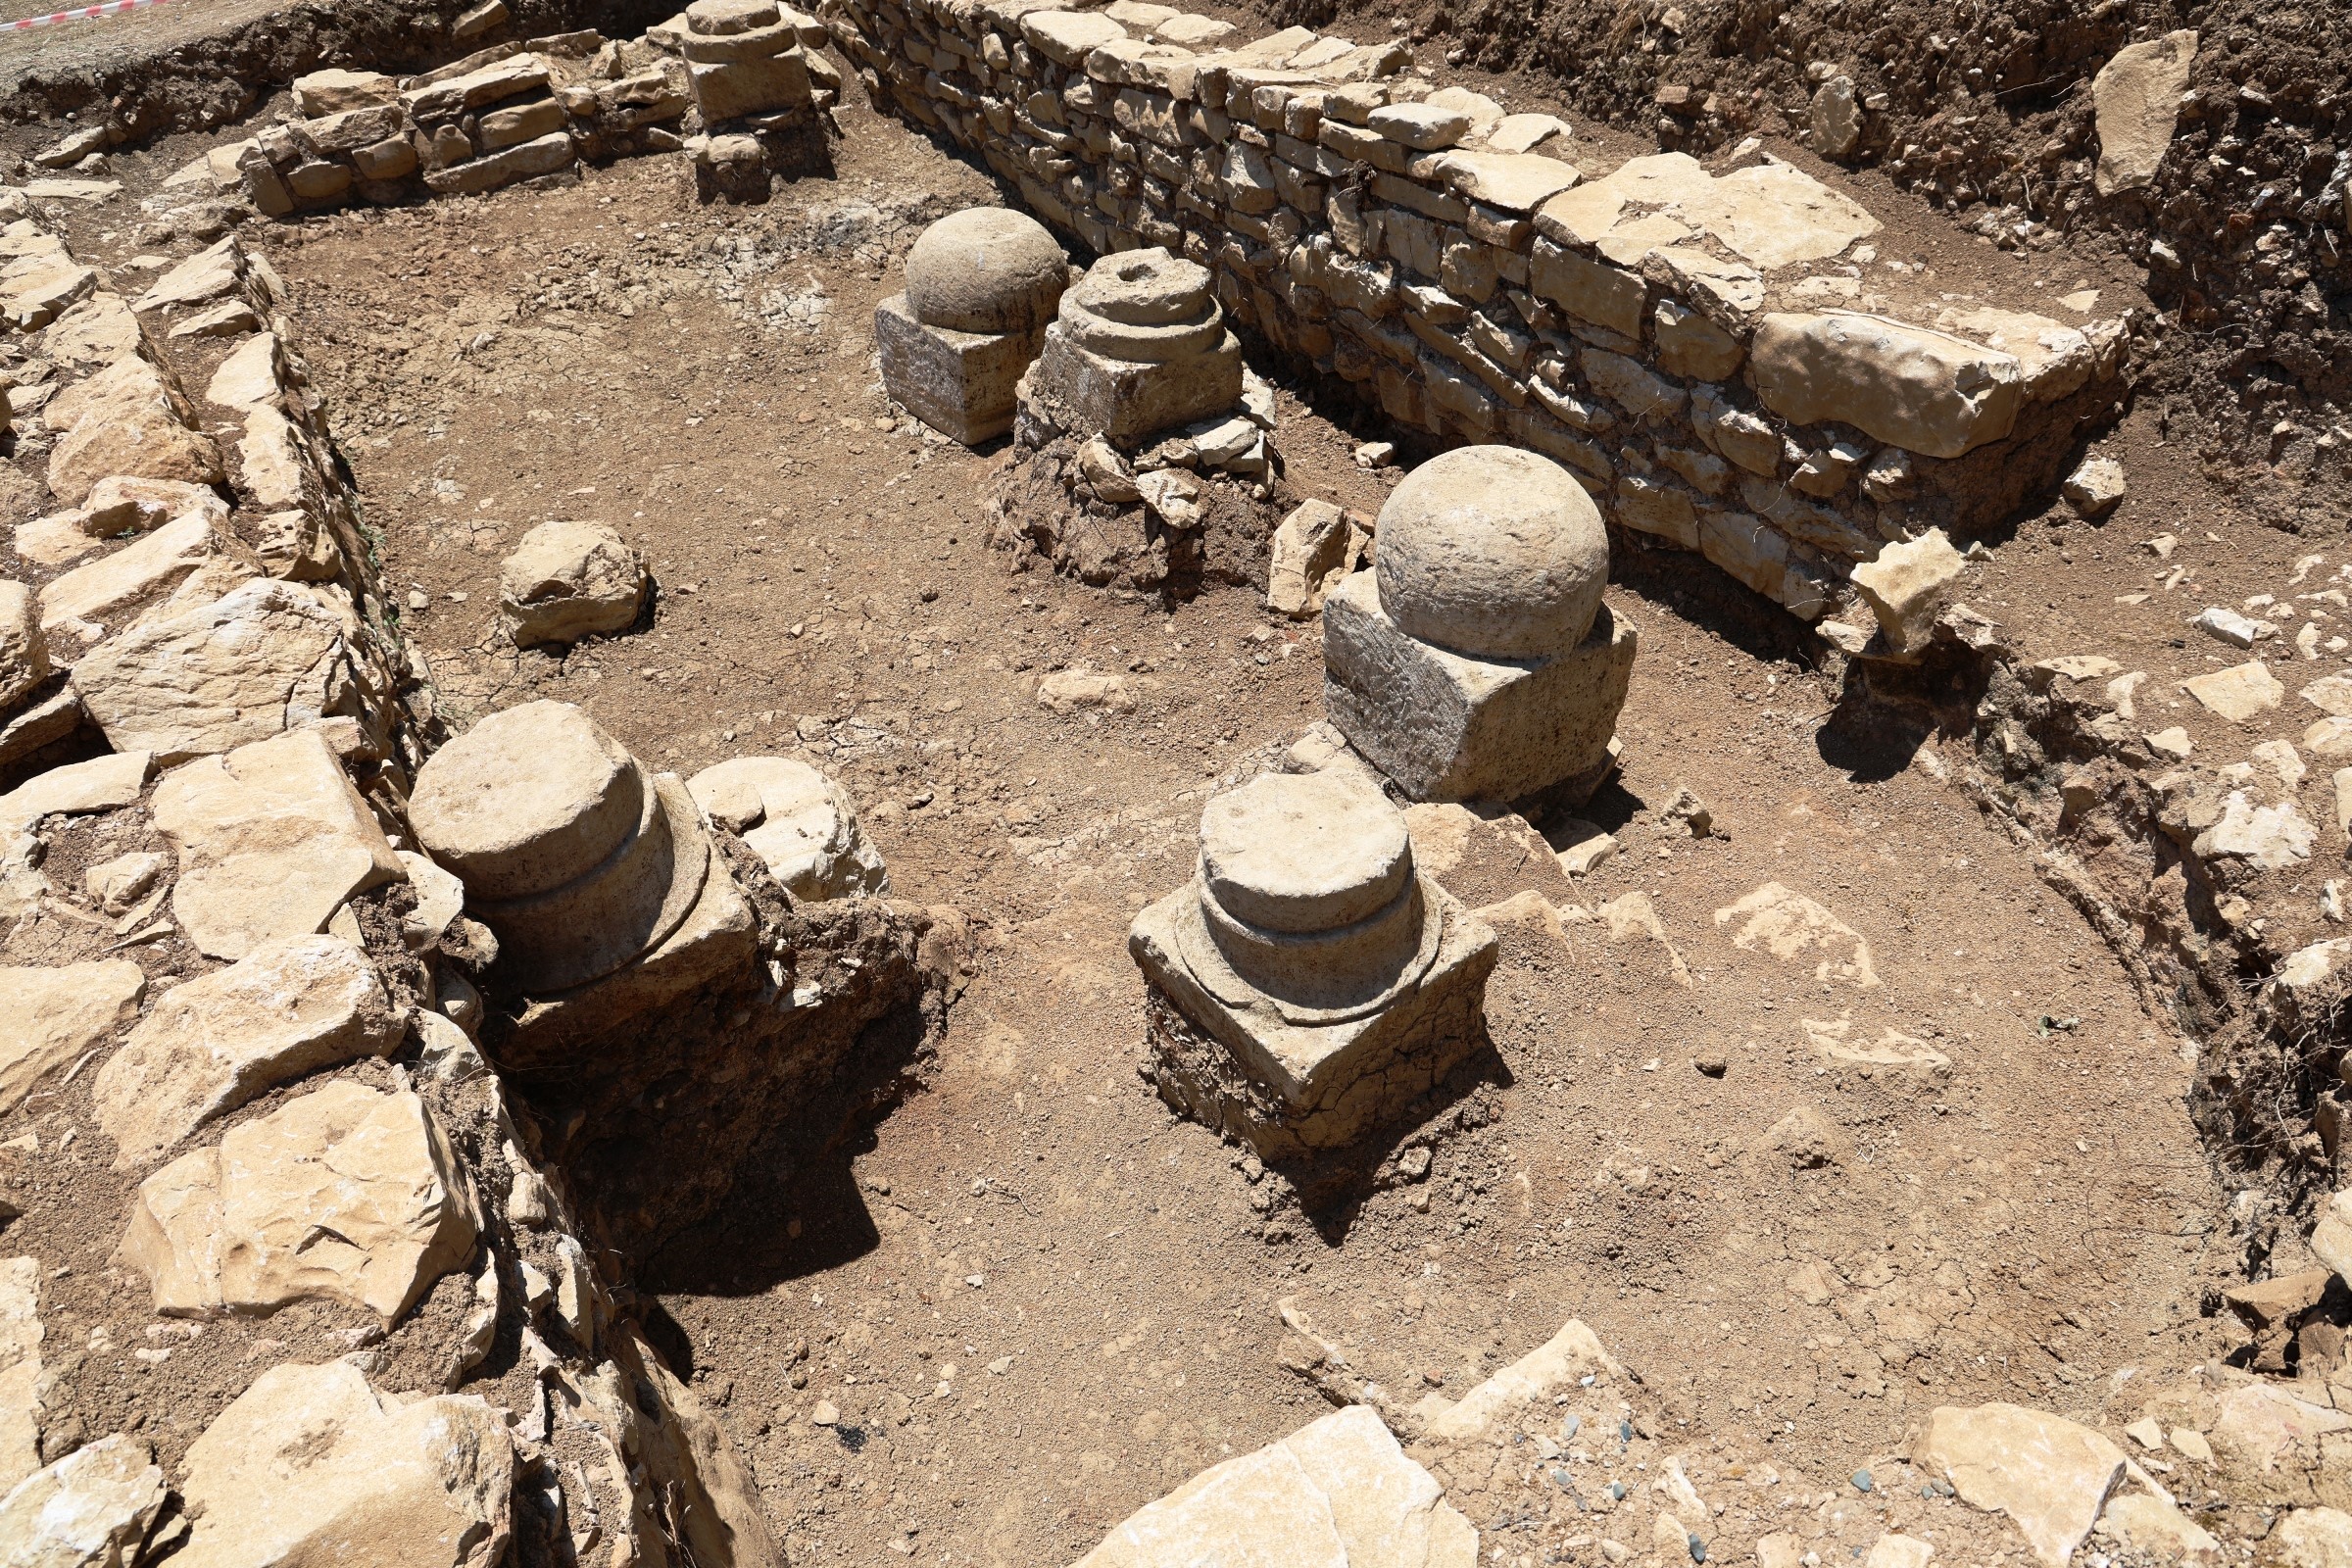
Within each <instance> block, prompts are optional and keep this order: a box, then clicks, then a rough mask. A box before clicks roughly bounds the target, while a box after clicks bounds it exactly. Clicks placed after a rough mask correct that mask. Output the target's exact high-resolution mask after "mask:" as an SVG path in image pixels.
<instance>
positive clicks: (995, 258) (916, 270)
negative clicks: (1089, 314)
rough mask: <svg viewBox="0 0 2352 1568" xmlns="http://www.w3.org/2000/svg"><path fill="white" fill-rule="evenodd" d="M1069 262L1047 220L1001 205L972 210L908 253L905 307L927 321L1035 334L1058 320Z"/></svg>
mask: <svg viewBox="0 0 2352 1568" xmlns="http://www.w3.org/2000/svg"><path fill="white" fill-rule="evenodd" d="M1069 278H1070V264H1069V261H1068V259H1067V258H1066V257H1064V256H1063V255H1062V251H1061V246H1060V245H1059V244H1058V243H1056V242H1055V240H1054V236H1053V235H1052V234H1051V233H1049V232H1047V230H1046V226H1045V224H1043V223H1041V222H1039V221H1037V220H1036V219H1034V218H1031V217H1030V216H1029V215H1028V214H1026V213H1016V212H1013V211H1011V210H1009V209H1007V208H1003V207H967V208H965V209H964V210H963V211H962V212H960V213H951V214H949V215H948V216H947V217H945V218H943V219H941V220H940V221H938V222H936V223H933V224H932V225H930V226H929V227H928V228H926V229H924V230H923V231H922V233H921V234H920V235H919V236H917V237H916V239H915V242H914V246H913V248H912V249H910V250H909V251H907V293H906V295H905V298H906V301H907V308H908V309H909V310H910V311H912V312H913V314H914V319H916V320H918V321H920V322H922V323H923V324H924V325H925V326H945V327H950V328H953V329H954V330H956V331H957V332H975V333H1001V332H1025V333H1032V334H1034V333H1038V332H1042V331H1044V330H1045V327H1046V323H1047V322H1048V321H1051V320H1053V319H1054V308H1055V307H1056V306H1058V305H1059V304H1060V303H1061V296H1062V291H1063V290H1064V289H1066V288H1067V287H1068V286H1069Z"/></svg>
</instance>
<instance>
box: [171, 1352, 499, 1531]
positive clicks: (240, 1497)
mask: <svg viewBox="0 0 2352 1568" xmlns="http://www.w3.org/2000/svg"><path fill="white" fill-rule="evenodd" d="M514 1490H515V1450H514V1445H513V1443H512V1442H511V1441H510V1440H509V1438H508V1436H507V1428H506V1421H505V1419H504V1418H503V1416H502V1415H501V1414H500V1412H499V1411H498V1410H496V1409H494V1408H493V1407H492V1406H491V1405H489V1404H488V1403H487V1402H485V1401H484V1400H482V1399H479V1398H476V1397H472V1396H470V1395H441V1396H439V1397H432V1398H420V1399H414V1400H409V1401H403V1400H401V1399H400V1398H398V1397H395V1396H392V1395H388V1394H379V1393H377V1392H376V1391H375V1390H374V1389H371V1388H369V1387H368V1379H367V1375H366V1374H365V1373H363V1372H361V1371H360V1369H359V1368H357V1367H355V1366H353V1365H351V1364H350V1363H349V1362H347V1361H329V1362H327V1363H325V1364H324V1365H322V1366H302V1365H298V1364H295V1363H292V1362H288V1363H286V1364H284V1365H280V1366H276V1367H272V1368H271V1369H270V1370H269V1371H268V1372H265V1373H263V1374H262V1375H261V1376H260V1377H259V1378H256V1379H255V1380H254V1382H253V1385H252V1386H251V1387H250V1388H248V1389H247V1390H246V1391H245V1392H244V1393H243V1394H241V1395H239V1396H238V1397H237V1398H236V1399H235V1400H234V1401H233V1402H232V1403H231V1404H230V1405H229V1406H228V1408H227V1409H225V1410H223V1411H221V1414H220V1415H219V1416H218V1417H217V1418H215V1420H214V1421H213V1424H212V1425H211V1426H210V1427H208V1428H206V1429H205V1432H204V1434H203V1435H202V1436H201V1437H199V1438H198V1439H197V1440H196V1441H195V1442H194V1443H192V1444H190V1445H189V1446H188V1451H187V1458H186V1461H185V1470H184V1479H183V1480H182V1481H181V1483H180V1488H179V1491H180V1496H181V1497H182V1499H183V1500H184V1501H185V1503H186V1505H187V1509H188V1513H189V1514H190V1516H191V1517H192V1518H193V1520H194V1526H193V1529H192V1530H191V1532H190V1534H189V1537H188V1544H186V1545H185V1546H184V1547H182V1548H181V1549H180V1552H179V1554H178V1557H177V1558H176V1559H175V1560H176V1561H178V1562H179V1563H180V1565H181V1568H255V1565H257V1564H264V1563H283V1564H296V1563H328V1562H333V1563H344V1564H351V1565H353V1568H358V1565H361V1564H384V1565H390V1564H395V1563H397V1564H401V1565H402V1568H492V1565H493V1564H496V1563H498V1562H499V1561H501V1560H502V1559H503V1557H504V1555H505V1553H506V1550H507V1544H508V1541H509V1539H510V1537H511V1535H512V1516H511V1510H512V1505H513V1495H514Z"/></svg>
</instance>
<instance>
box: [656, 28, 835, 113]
mask: <svg viewBox="0 0 2352 1568" xmlns="http://www.w3.org/2000/svg"><path fill="white" fill-rule="evenodd" d="M776 31H777V34H778V35H779V36H778V40H777V41H779V42H784V43H787V44H791V45H792V46H791V47H788V48H786V49H783V50H780V51H778V52H777V53H774V54H769V55H755V56H752V57H749V58H746V59H742V60H733V61H728V62H725V63H723V64H716V65H703V64H699V63H690V64H689V65H688V66H687V68H686V81H687V86H688V88H689V89H690V90H691V91H692V92H693V94H694V103H695V107H696V108H698V109H700V110H701V111H702V112H703V120H704V123H706V124H714V123H718V122H720V121H724V120H733V119H736V118H737V117H739V116H742V115H761V114H772V113H775V112H778V111H781V110H788V109H803V108H807V107H808V105H809V62H808V57H807V56H805V55H803V54H802V53H801V50H800V48H799V46H798V44H797V42H795V41H794V34H793V32H792V29H790V28H789V27H779V28H777V29H776Z"/></svg>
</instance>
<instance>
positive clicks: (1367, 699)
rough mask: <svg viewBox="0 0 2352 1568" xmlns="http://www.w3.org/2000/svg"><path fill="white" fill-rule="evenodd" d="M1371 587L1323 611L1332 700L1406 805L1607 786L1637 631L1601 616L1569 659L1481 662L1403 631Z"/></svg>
mask: <svg viewBox="0 0 2352 1568" xmlns="http://www.w3.org/2000/svg"><path fill="white" fill-rule="evenodd" d="M1384 544H1385V541H1384ZM1373 577H1374V573H1371V572H1361V571H1359V572H1357V573H1355V574H1354V575H1353V576H1351V577H1348V578H1345V579H1343V580H1342V581H1341V583H1340V585H1339V586H1338V587H1336V588H1334V589H1333V590H1332V591H1331V595H1330V597H1329V598H1328V599H1327V600H1326V601H1325V602H1324V606H1323V665H1324V680H1323V701H1324V707H1325V710H1326V711H1327V712H1328V713H1329V714H1330V716H1331V721H1332V722H1333V723H1334V724H1335V725H1337V726H1338V727H1339V729H1340V732H1341V733H1342V734H1344V735H1346V736H1347V737H1348V742H1349V743H1350V744H1351V745H1353V746H1354V747H1355V749H1356V750H1357V751H1359V752H1361V753H1363V754H1364V756H1365V757H1366V758H1368V759H1369V760H1371V761H1372V762H1373V764H1374V765H1375V766H1377V767H1379V768H1380V770H1381V771H1382V772H1384V773H1386V774H1388V775H1389V777H1390V778H1392V779H1394V780H1395V781H1396V782H1397V787H1398V788H1400V789H1401V790H1403V792H1404V793H1405V795H1406V796H1407V797H1408V798H1409V799H1412V800H1417V801H1426V800H1446V801H1468V800H1482V799H1483V800H1497V801H1517V800H1523V799H1525V798H1527V797H1529V796H1532V795H1536V794H1539V793H1543V792H1545V791H1551V790H1555V789H1564V790H1566V791H1567V792H1569V793H1571V794H1573V793H1575V792H1576V791H1578V790H1580V789H1581V790H1582V791H1584V792H1585V793H1588V794H1589V793H1590V791H1591V790H1592V788H1593V786H1595V785H1597V784H1598V783H1599V782H1600V779H1601V778H1602V777H1603V776H1605V774H1606V772H1607V769H1608V763H1609V753H1608V748H1609V741H1610V739H1611V737H1612V736H1613V735H1614V734H1615V733H1616V725H1617V713H1618V710H1619V709H1621V708H1623V707H1624V705H1625V694H1626V688H1627V686H1628V684H1629V682H1630V681H1631V679H1632V676H1633V663H1634V656H1635V653H1636V651H1637V648H1638V646H1639V639H1638V637H1637V636H1636V634H1635V631H1634V628H1633V627H1632V626H1631V625H1629V624H1625V623H1622V622H1620V621H1618V620H1617V619H1616V617H1615V616H1614V615H1612V614H1611V613H1610V612H1609V611H1608V609H1607V608H1606V607H1605V606H1603V607H1602V608H1601V610H1600V612H1599V613H1598V614H1596V615H1595V616H1594V618H1593V623H1592V630H1591V631H1590V633H1588V634H1587V636H1586V637H1585V639H1584V641H1583V642H1581V643H1579V644H1577V645H1576V646H1575V647H1573V648H1571V649H1569V650H1567V651H1565V652H1563V653H1560V654H1556V655H1552V656H1549V657H1544V658H1536V659H1477V658H1472V657H1469V656H1466V655H1462V654H1457V653H1452V652H1449V651H1447V650H1446V649H1443V648H1439V647H1434V646H1432V645H1431V644H1429V643H1426V642H1422V641H1420V640H1419V639H1417V638H1414V637H1411V636H1408V635H1406V634H1405V633H1404V632H1403V631H1401V630H1400V629H1398V627H1397V624H1396V623H1395V622H1394V621H1392V620H1391V619H1390V618H1389V617H1388V615H1387V614H1386V613H1384V612H1383V611H1382V608H1381V596H1380V594H1379V593H1378V591H1377V590H1376V589H1375V587H1374V584H1373ZM1580 799H1581V797H1580Z"/></svg>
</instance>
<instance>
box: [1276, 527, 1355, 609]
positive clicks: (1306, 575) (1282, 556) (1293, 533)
mask: <svg viewBox="0 0 2352 1568" xmlns="http://www.w3.org/2000/svg"><path fill="white" fill-rule="evenodd" d="M1361 553H1362V542H1361V541H1360V540H1359V539H1358V538H1357V537H1356V530H1355V529H1354V527H1353V526H1352V525H1351V524H1350V523H1349V522H1348V515H1347V514H1346V513H1344V512H1342V511H1341V510H1340V509H1339V508H1338V507H1335V506H1333V505H1332V504H1331V503H1330V502H1328V501H1302V502H1300V503H1299V505H1298V506H1297V507H1295V508H1293V509H1292V511H1291V514H1290V515H1289V516H1286V517H1284V518H1283V519H1282V522H1281V525H1280V526H1278V527H1277V528H1275V530H1274V539H1273V544H1272V555H1271V559H1270V560H1269V562H1268V564H1267V567H1266V608H1267V609H1268V610H1271V611H1273V612H1274V613H1276V614H1281V615H1289V616H1291V617H1293V618H1294V619H1303V618H1304V617H1306V616H1308V615H1312V614H1315V613H1317V612H1319V611H1321V610H1322V608H1323V596H1324V594H1325V593H1327V592H1328V591H1329V590H1330V588H1331V585H1332V584H1333V583H1335V582H1337V581H1338V580H1339V579H1340V578H1341V577H1344V576H1346V575H1347V574H1348V572H1350V571H1352V570H1354V569H1355V567H1356V565H1357V564H1358V562H1359V561H1360V559H1361Z"/></svg>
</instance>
